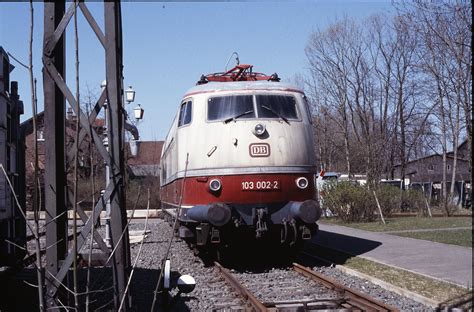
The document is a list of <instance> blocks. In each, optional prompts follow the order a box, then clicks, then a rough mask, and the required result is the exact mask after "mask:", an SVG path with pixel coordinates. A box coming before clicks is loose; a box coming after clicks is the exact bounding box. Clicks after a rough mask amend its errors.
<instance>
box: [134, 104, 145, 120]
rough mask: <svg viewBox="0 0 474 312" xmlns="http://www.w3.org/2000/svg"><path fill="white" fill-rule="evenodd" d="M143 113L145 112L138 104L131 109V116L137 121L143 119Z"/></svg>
mask: <svg viewBox="0 0 474 312" xmlns="http://www.w3.org/2000/svg"><path fill="white" fill-rule="evenodd" d="M144 112H145V110H144V109H143V108H142V107H141V105H140V104H138V105H137V106H136V107H135V108H134V109H133V115H134V116H135V119H136V120H137V121H139V120H142V119H143V113H144Z"/></svg>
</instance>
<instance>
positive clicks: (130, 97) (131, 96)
mask: <svg viewBox="0 0 474 312" xmlns="http://www.w3.org/2000/svg"><path fill="white" fill-rule="evenodd" d="M125 101H127V103H128V104H130V103H132V102H133V101H135V90H133V88H132V86H128V89H127V90H125Z"/></svg>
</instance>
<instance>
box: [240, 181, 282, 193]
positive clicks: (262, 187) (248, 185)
mask: <svg viewBox="0 0 474 312" xmlns="http://www.w3.org/2000/svg"><path fill="white" fill-rule="evenodd" d="M241 187H242V191H277V190H279V189H280V188H281V183H280V180H259V179H254V180H243V181H242V183H241Z"/></svg>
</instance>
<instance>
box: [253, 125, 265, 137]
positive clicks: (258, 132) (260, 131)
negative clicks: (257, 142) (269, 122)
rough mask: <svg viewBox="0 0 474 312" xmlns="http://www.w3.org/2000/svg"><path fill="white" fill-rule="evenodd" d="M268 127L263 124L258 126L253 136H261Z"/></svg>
mask: <svg viewBox="0 0 474 312" xmlns="http://www.w3.org/2000/svg"><path fill="white" fill-rule="evenodd" d="M265 130H266V127H265V125H263V124H256V125H255V128H254V129H253V134H255V135H256V136H261V135H263V134H264V133H265Z"/></svg>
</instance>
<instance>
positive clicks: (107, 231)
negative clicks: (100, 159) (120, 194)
mask: <svg viewBox="0 0 474 312" xmlns="http://www.w3.org/2000/svg"><path fill="white" fill-rule="evenodd" d="M106 87H107V81H106V80H103V81H102V83H101V84H100V88H101V89H102V91H103V90H105V88H106ZM107 108H108V103H107V98H106V99H105V101H104V118H105V123H104V126H105V132H104V139H103V141H102V142H103V143H104V146H105V149H106V150H107V152H109V137H108V135H107V132H108V131H109V121H108V120H109V116H108V112H107ZM109 183H110V172H109V165H108V164H107V162H106V163H105V188H106V189H107V187H108V186H109ZM104 193H105V192H104ZM110 242H111V238H110V200H107V202H106V203H105V244H106V245H107V247H112V244H111V243H110Z"/></svg>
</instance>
